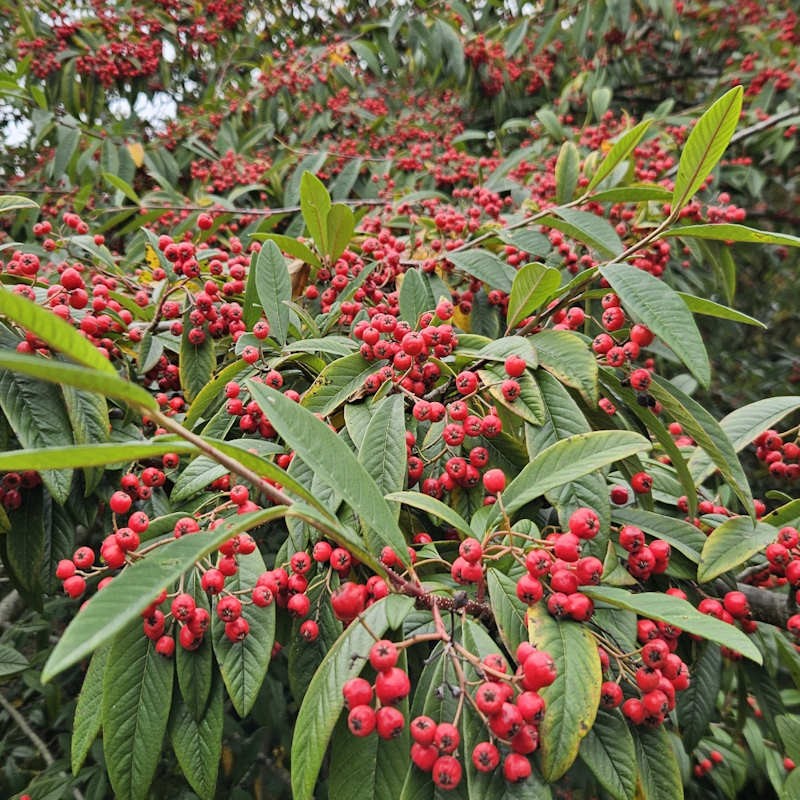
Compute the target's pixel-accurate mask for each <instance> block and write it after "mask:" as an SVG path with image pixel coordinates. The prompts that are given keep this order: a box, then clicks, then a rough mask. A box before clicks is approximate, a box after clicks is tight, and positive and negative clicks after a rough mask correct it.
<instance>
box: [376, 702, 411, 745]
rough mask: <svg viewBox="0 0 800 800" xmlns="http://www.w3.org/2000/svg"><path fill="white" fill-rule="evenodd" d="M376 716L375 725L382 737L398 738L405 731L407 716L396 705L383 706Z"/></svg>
mask: <svg viewBox="0 0 800 800" xmlns="http://www.w3.org/2000/svg"><path fill="white" fill-rule="evenodd" d="M375 716H376V725H375V727H376V729H377V731H378V736H380V737H381V739H396V738H397V737H398V736H400V734H401V733H402V732H403V727H404V726H405V724H406V720H405V717H404V716H403V714H402V712H400V711H398V710H397V709H396V708H395V707H394V706H381V707H380V708H379V709H378V712H377V714H376V715H375Z"/></svg>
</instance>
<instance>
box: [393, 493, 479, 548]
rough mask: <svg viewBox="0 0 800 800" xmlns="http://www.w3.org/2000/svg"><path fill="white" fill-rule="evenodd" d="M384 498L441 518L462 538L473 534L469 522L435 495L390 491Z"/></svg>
mask: <svg viewBox="0 0 800 800" xmlns="http://www.w3.org/2000/svg"><path fill="white" fill-rule="evenodd" d="M386 499H387V500H394V501H395V502H397V503H402V504H403V505H406V506H411V508H418V509H419V510H420V511H424V512H425V513H426V514H430V515H431V516H432V517H436V518H437V519H440V520H442V522H444V523H446V524H447V525H450V527H452V528H455V529H456V530H457V531H458V532H459V533H460V534H461V536H462V538H465V537H467V536H472V535H473V533H472V529H471V528H470V527H469V523H468V522H467V521H466V520H465V519H464V518H463V517H462V516H461V515H460V514H459V513H458V512H456V511H454V510H453V509H452V508H451V507H450V506H449V505H447V504H446V503H443V502H442V501H441V500H437V499H436V498H435V497H431V496H430V495H427V494H422V492H391V493H390V494H387V495H386Z"/></svg>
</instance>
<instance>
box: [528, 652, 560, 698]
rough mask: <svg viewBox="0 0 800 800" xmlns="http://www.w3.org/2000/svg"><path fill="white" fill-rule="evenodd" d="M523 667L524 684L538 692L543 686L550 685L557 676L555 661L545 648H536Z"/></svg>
mask: <svg viewBox="0 0 800 800" xmlns="http://www.w3.org/2000/svg"><path fill="white" fill-rule="evenodd" d="M522 668H523V671H524V681H523V685H524V686H525V688H526V689H528V690H530V691H533V692H538V691H539V689H541V688H542V687H543V686H549V685H550V684H551V683H552V682H553V681H554V680H555V679H556V676H557V672H556V665H555V662H554V661H553V659H552V657H551V656H550V654H549V653H546V652H545V651H544V650H534V651H533V652H532V653H531V654H530V655H529V656H528V657H527V658H526V659H525V663H524V664H523V665H522Z"/></svg>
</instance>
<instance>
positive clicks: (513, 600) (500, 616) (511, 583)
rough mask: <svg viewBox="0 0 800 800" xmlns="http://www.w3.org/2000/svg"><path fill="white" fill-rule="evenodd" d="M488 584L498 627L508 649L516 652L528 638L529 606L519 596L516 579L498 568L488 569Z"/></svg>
mask: <svg viewBox="0 0 800 800" xmlns="http://www.w3.org/2000/svg"><path fill="white" fill-rule="evenodd" d="M486 585H487V587H488V588H489V600H490V602H491V605H492V614H493V615H494V619H495V622H496V623H497V629H498V631H499V632H500V637H501V638H502V640H503V642H504V644H505V645H506V649H507V650H508V651H509V652H510V653H516V651H517V647H519V645H520V642H524V641H527V639H528V626H527V622H526V614H527V612H528V607H527V606H526V605H525V603H523V602H522V601H521V600H520V599H519V598H518V597H517V590H516V586H517V584H516V581H515V580H514V579H513V578H509V576H508V575H506V574H505V573H504V572H500V570H497V569H488V570H487V571H486Z"/></svg>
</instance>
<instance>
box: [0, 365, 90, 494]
mask: <svg viewBox="0 0 800 800" xmlns="http://www.w3.org/2000/svg"><path fill="white" fill-rule="evenodd" d="M19 358H23V356H20V355H18V354H17V353H13V354H12V353H2V352H0V366H7V365H8V363H15V362H16V360H17V359H19ZM27 358H29V359H30V360H31V361H36V362H39V363H38V364H36V367H37V368H38V367H39V366H40V365H42V364H44V365H46V364H47V363H49V362H48V361H47V360H45V359H43V358H38V357H34V356H27ZM9 359H11V360H10V361H9ZM75 369H78V368H75ZM0 408H2V410H3V413H4V414H5V417H6V419H7V420H8V424H9V425H10V426H11V428H12V429H13V431H14V433H15V434H16V436H17V439H18V440H19V442H20V444H21V445H22V446H23V447H25V448H27V449H29V450H37V449H39V448H43V447H47V446H48V445H52V444H55V445H60V446H62V447H70V446H72V445H73V438H72V432H71V430H70V428H71V425H70V421H69V416H68V415H67V410H66V407H65V405H64V396H63V394H62V392H61V391H60V389H59V388H58V387H57V386H56V385H55V384H51V383H46V384H42V383H41V382H40V381H37V380H31V379H30V378H29V377H28V376H27V375H25V374H18V373H16V372H12V371H10V370H8V369H0ZM42 466H43V467H46V469H44V471H42V473H41V475H42V480H43V481H44V483H45V485H46V486H47V488H48V490H49V492H50V494H51V495H52V496H53V497H54V498H55V500H56V501H57V502H59V503H62V504H63V503H65V502H66V500H67V497H69V490H70V485H71V484H72V472H71V471H69V470H61V471H58V470H56V469H53V467H54V466H55V465H54V464H52V463H47V462H42Z"/></svg>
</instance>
